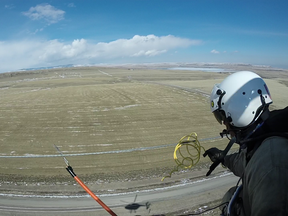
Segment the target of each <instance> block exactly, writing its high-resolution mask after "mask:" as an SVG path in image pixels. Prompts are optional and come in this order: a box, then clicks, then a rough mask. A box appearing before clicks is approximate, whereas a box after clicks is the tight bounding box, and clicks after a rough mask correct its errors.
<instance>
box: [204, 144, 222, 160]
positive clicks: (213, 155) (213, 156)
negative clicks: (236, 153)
mask: <svg viewBox="0 0 288 216" xmlns="http://www.w3.org/2000/svg"><path fill="white" fill-rule="evenodd" d="M207 155H208V157H209V158H210V160H211V161H212V162H216V161H220V162H221V163H224V154H223V151H222V150H219V149H218V148H215V147H214V148H210V149H208V150H207V151H205V153H204V154H203V156H204V157H206V156H207Z"/></svg>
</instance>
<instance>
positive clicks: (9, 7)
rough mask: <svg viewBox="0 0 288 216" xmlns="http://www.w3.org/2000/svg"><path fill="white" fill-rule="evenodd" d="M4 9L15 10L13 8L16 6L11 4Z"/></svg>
mask: <svg viewBox="0 0 288 216" xmlns="http://www.w3.org/2000/svg"><path fill="white" fill-rule="evenodd" d="M4 8H6V9H13V8H15V6H14V5H13V4H10V5H5V6H4Z"/></svg>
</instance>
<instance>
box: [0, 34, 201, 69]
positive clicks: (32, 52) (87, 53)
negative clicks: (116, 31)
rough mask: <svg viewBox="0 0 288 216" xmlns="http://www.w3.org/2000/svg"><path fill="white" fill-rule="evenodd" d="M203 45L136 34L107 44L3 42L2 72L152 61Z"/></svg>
mask: <svg viewBox="0 0 288 216" xmlns="http://www.w3.org/2000/svg"><path fill="white" fill-rule="evenodd" d="M201 43H202V42H201V41H200V40H191V39H186V38H180V37H175V36H173V35H167V36H161V37H158V36H155V35H147V36H140V35H135V36H134V37H132V38H130V39H118V40H115V41H111V42H108V43H104V42H100V43H93V42H90V41H87V40H85V39H77V40H74V41H73V42H71V43H66V42H62V41H59V40H48V41H40V40H38V41H37V40H28V41H27V40H25V41H6V42H0V62H1V64H0V72H3V71H11V70H17V69H21V68H28V67H40V66H41V67H42V66H43V67H44V66H55V65H61V64H89V63H90V64H95V63H99V62H104V63H105V61H107V60H112V61H114V60H117V59H122V60H123V61H125V60H126V61H127V62H129V61H130V60H131V59H137V58H139V57H141V58H143V57H148V58H153V57H154V56H157V55H161V54H163V53H166V52H169V51H170V50H173V51H175V49H177V48H186V47H189V46H192V45H199V44H201ZM127 62H126V63H127Z"/></svg>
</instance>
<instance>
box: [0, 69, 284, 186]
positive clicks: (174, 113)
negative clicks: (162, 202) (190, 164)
mask: <svg viewBox="0 0 288 216" xmlns="http://www.w3.org/2000/svg"><path fill="white" fill-rule="evenodd" d="M256 72H259V74H260V75H261V74H264V75H265V81H266V82H267V84H268V87H269V88H270V92H271V94H272V99H273V100H274V103H273V105H272V106H271V107H272V109H278V108H283V107H285V106H287V104H288V103H287V102H288V94H287V92H288V87H287V83H288V76H287V75H288V73H287V72H281V73H278V72H277V71H256ZM277 73H278V74H280V75H279V76H278V75H277ZM227 75H229V73H215V72H201V71H187V70H185V71H180V70H160V69H158V70H156V69H143V68H142V69H141V68H134V69H131V68H105V67H102V68H101V67H79V68H62V69H49V70H48V69H47V70H41V71H25V72H14V73H5V74H0V164H1V166H0V179H1V182H2V184H4V183H5V182H6V183H7V182H9V183H13V182H17V183H21V182H26V183H27V184H29V183H31V182H34V183H35V182H46V183H47V184H48V183H53V182H64V181H66V182H67V181H68V180H67V179H68V178H69V180H70V176H69V174H68V173H67V172H66V170H65V163H64V160H63V158H62V157H60V154H59V153H58V152H57V150H56V149H55V148H54V145H56V146H58V147H59V149H60V150H61V151H62V152H63V154H64V155H65V156H66V158H67V159H68V160H69V162H70V164H71V166H72V167H73V168H74V171H75V172H76V173H77V174H78V175H79V176H81V177H82V178H83V179H84V180H85V181H86V182H95V181H117V180H123V181H124V180H125V181H128V180H133V179H150V178H152V177H153V178H155V179H158V180H159V181H160V180H161V178H162V177H163V176H166V175H168V174H169V172H170V171H171V170H172V169H173V167H174V166H175V165H176V164H175V162H174V160H173V152H174V147H175V145H176V144H177V143H178V141H179V140H180V138H181V137H183V136H185V135H188V134H190V133H191V132H196V133H197V135H198V139H199V141H200V143H201V145H202V146H203V147H204V148H205V149H208V148H210V147H214V146H217V147H219V148H220V149H223V148H225V146H226V145H227V143H228V140H227V139H220V138H219V132H221V131H222V130H223V129H224V128H223V126H221V125H219V124H218V123H217V121H216V120H215V119H214V116H213V115H212V114H211V112H210V107H209V94H210V91H211V89H212V87H213V85H214V84H215V83H219V82H221V81H222V80H223V79H224V78H225V77H226V76H227ZM196 153H197V152H196ZM193 154H195V152H194V153H193ZM202 154H203V151H202V152H201V158H200V161H199V163H198V164H197V165H196V166H195V167H194V169H197V170H200V169H203V170H204V171H205V172H206V171H207V169H208V167H209V165H210V163H208V162H209V160H208V158H203V157H202ZM187 172H188V175H189V176H190V177H193V172H189V170H188V171H187ZM178 174H179V175H181V172H179V173H176V174H173V175H172V178H171V179H173V176H174V175H175V176H177V175H178ZM186 174H187V173H186ZM71 181H73V179H72V180H71Z"/></svg>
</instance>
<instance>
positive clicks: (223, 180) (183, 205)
mask: <svg viewBox="0 0 288 216" xmlns="http://www.w3.org/2000/svg"><path fill="white" fill-rule="evenodd" d="M237 180H238V178H236V177H235V176H234V175H233V174H231V173H227V172H226V173H221V174H217V175H212V176H211V177H207V178H203V179H200V180H197V181H191V182H183V183H180V184H177V185H173V186H169V187H164V188H155V189H151V190H144V191H135V192H129V193H121V194H110V195H102V196H100V199H101V200H102V201H103V202H104V203H106V204H107V205H108V206H109V207H110V208H111V209H112V210H113V211H114V212H115V213H116V214H117V215H136V214H137V215H159V214H163V215H165V214H166V215H173V214H171V212H176V211H179V210H183V209H184V210H185V209H195V210H197V206H198V208H199V206H201V205H202V207H204V208H205V206H203V205H204V204H206V203H209V202H212V201H214V200H217V199H220V198H221V197H222V196H223V195H224V192H225V191H226V190H227V189H228V188H230V187H232V186H234V185H235V184H236V183H237ZM136 194H137V200H136V203H138V204H139V205H141V206H140V207H139V209H137V211H136V212H134V211H132V212H131V214H130V212H129V210H127V209H125V206H126V205H128V204H129V203H132V202H133V201H134V198H135V195H136ZM147 202H149V203H151V207H150V212H149V211H148V210H146V206H145V204H146V203H147ZM209 207H213V206H209ZM209 207H208V208H209ZM0 210H1V213H0V214H1V215H40V214H41V215H45V216H46V215H47V216H48V215H49V216H51V215H61V216H64V215H103V216H105V215H109V213H107V212H106V211H105V210H103V209H102V208H101V206H100V205H99V204H97V203H96V202H95V201H94V200H93V199H92V198H91V197H89V196H82V197H75V196H74V197H73V196H69V197H65V196H62V197H60V196H58V197H53V196H52V197H47V196H46V197H44V196H34V197H32V196H29V197H20V196H18V197H15V196H1V197H0ZM167 212H170V213H169V214H168V213H167ZM183 213H184V212H183Z"/></svg>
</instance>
